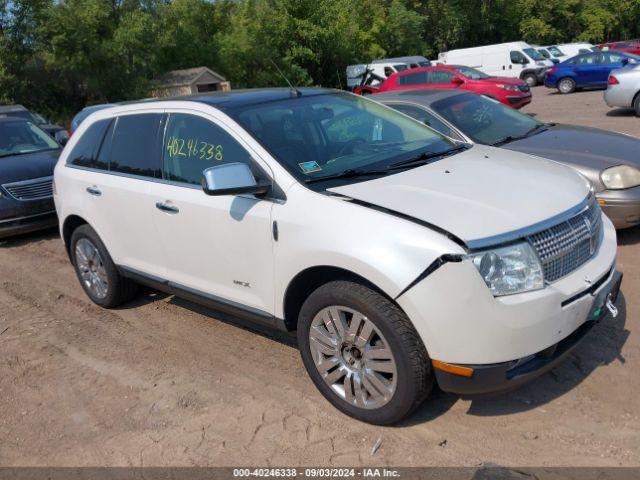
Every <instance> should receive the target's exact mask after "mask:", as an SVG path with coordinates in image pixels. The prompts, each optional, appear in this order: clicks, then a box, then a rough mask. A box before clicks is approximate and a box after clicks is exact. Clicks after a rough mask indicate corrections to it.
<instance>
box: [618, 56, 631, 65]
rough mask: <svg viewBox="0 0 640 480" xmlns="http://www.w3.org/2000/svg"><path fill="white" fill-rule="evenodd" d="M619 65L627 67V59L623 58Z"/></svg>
mask: <svg viewBox="0 0 640 480" xmlns="http://www.w3.org/2000/svg"><path fill="white" fill-rule="evenodd" d="M620 63H621V64H622V66H623V67H625V66H627V65H629V59H628V58H627V57H624V58H623V59H622V61H621V62H620Z"/></svg>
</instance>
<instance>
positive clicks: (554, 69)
mask: <svg viewBox="0 0 640 480" xmlns="http://www.w3.org/2000/svg"><path fill="white" fill-rule="evenodd" d="M556 70H558V67H551V68H550V69H549V70H547V75H551V74H552V73H553V72H555V71H556Z"/></svg>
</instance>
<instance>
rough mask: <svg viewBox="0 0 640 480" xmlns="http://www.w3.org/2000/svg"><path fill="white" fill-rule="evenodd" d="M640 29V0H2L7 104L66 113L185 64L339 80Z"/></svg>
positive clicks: (253, 81) (0, 78) (255, 75)
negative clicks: (368, 66) (376, 67)
mask: <svg viewBox="0 0 640 480" xmlns="http://www.w3.org/2000/svg"><path fill="white" fill-rule="evenodd" d="M637 37H640V0H11V1H10V0H0V101H1V102H13V101H15V102H21V103H24V104H26V105H28V106H29V107H31V108H34V109H36V110H38V111H41V112H43V113H45V114H47V115H50V116H52V117H53V118H54V119H57V120H68V118H69V117H70V116H71V115H73V114H74V113H75V112H76V111H77V110H79V109H80V108H82V107H83V106H85V105H87V104H91V103H98V102H113V101H120V100H126V99H132V98H140V97H145V96H147V95H148V94H149V92H150V90H151V88H152V86H153V80H154V79H155V78H157V77H158V76H159V75H161V74H162V73H164V72H167V71H169V70H175V69H181V68H190V67H196V66H202V65H204V66H207V67H210V68H211V69H213V70H215V71H217V72H219V73H221V74H222V75H224V76H225V77H227V79H229V80H230V81H231V83H232V86H233V87H234V88H239V87H263V86H284V85H286V83H285V80H284V79H283V78H282V76H281V75H280V74H279V73H278V70H277V68H276V67H275V65H277V66H278V68H279V69H281V70H282V72H283V73H284V75H286V76H287V78H289V79H290V80H291V82H292V83H294V84H297V85H325V86H333V87H340V86H341V85H342V84H343V83H344V69H345V67H346V66H347V65H349V64H353V63H363V62H368V61H370V60H372V59H374V58H380V57H385V56H401V55H425V56H427V57H429V58H434V57H435V56H436V55H437V54H438V52H440V51H445V50H448V49H452V48H459V47H468V46H476V45H486V44H490V43H497V42H503V41H512V40H518V39H524V40H526V41H528V42H531V43H538V44H549V43H556V42H565V41H574V40H581V41H582V40H584V41H590V42H600V41H606V40H618V39H627V38H637ZM274 64H275V65H274Z"/></svg>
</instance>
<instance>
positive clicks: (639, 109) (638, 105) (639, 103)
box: [633, 92, 640, 117]
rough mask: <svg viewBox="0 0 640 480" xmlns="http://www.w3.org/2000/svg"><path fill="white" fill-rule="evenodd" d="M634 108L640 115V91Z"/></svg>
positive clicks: (634, 102) (639, 115)
mask: <svg viewBox="0 0 640 480" xmlns="http://www.w3.org/2000/svg"><path fill="white" fill-rule="evenodd" d="M633 109H634V110H635V111H636V115H637V116H638V117H640V92H639V93H638V94H637V95H636V98H635V100H634V101H633Z"/></svg>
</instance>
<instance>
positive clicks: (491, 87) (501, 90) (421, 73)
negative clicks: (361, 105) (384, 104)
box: [356, 65, 531, 108]
mask: <svg viewBox="0 0 640 480" xmlns="http://www.w3.org/2000/svg"><path fill="white" fill-rule="evenodd" d="M422 88H457V89H460V90H469V91H471V92H474V93H479V94H480V95H485V96H487V97H491V98H494V99H496V100H498V101H499V102H501V103H504V104H505V105H508V106H510V107H513V108H522V107H524V106H525V105H526V104H528V103H530V102H531V91H530V88H529V86H528V85H527V83H526V82H525V81H524V80H520V79H518V78H512V77H490V76H489V75H487V74H485V73H483V72H481V71H479V70H476V69H475V68H471V67H465V66H462V65H438V66H435V67H422V68H413V69H411V70H405V71H403V72H398V73H394V74H393V75H391V76H390V77H389V78H387V79H386V80H385V81H384V82H382V83H381V84H380V86H379V87H378V88H377V89H376V88H371V87H362V88H360V89H356V93H361V94H368V93H382V92H388V91H391V90H405V89H406V90H416V89H422ZM365 90H366V91H365Z"/></svg>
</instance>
